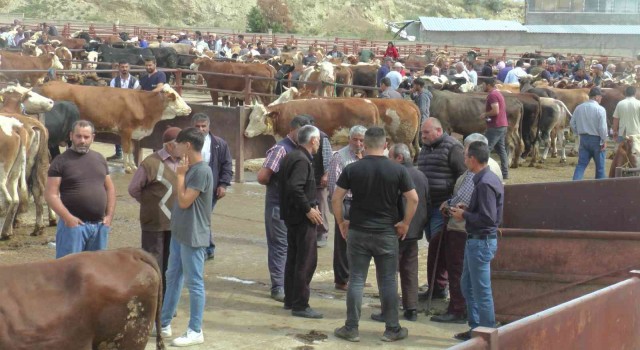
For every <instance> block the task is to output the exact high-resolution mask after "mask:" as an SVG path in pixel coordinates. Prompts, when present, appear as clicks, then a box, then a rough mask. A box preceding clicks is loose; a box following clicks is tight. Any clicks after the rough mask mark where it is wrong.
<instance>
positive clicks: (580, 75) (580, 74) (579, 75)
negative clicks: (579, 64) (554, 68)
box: [571, 68, 591, 83]
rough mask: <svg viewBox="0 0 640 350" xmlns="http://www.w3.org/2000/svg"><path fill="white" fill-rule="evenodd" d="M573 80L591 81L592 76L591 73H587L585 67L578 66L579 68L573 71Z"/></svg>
mask: <svg viewBox="0 0 640 350" xmlns="http://www.w3.org/2000/svg"><path fill="white" fill-rule="evenodd" d="M571 80H573V81H575V82H578V83H580V82H582V81H583V80H586V81H587V82H590V81H591V77H590V76H589V74H587V73H585V71H584V68H578V70H576V71H575V73H573V75H572V76H571Z"/></svg>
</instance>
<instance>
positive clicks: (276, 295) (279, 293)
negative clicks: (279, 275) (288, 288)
mask: <svg viewBox="0 0 640 350" xmlns="http://www.w3.org/2000/svg"><path fill="white" fill-rule="evenodd" d="M271 299H273V300H275V301H279V302H281V303H284V290H282V289H276V290H272V291H271Z"/></svg>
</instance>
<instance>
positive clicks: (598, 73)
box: [591, 63, 603, 87]
mask: <svg viewBox="0 0 640 350" xmlns="http://www.w3.org/2000/svg"><path fill="white" fill-rule="evenodd" d="M602 70H603V67H602V65H601V64H600V63H598V64H594V65H592V66H591V74H592V75H593V84H594V85H595V86H597V87H600V86H602Z"/></svg>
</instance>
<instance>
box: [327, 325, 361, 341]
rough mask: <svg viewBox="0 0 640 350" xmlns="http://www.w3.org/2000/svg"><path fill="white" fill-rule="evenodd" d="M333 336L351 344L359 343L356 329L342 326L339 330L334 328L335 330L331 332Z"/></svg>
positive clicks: (358, 333) (358, 334)
mask: <svg viewBox="0 0 640 350" xmlns="http://www.w3.org/2000/svg"><path fill="white" fill-rule="evenodd" d="M333 334H334V335H335V336H336V337H338V338H340V339H344V340H348V341H352V342H358V341H360V332H358V329H357V328H349V327H347V326H342V327H340V328H336V330H335V331H333Z"/></svg>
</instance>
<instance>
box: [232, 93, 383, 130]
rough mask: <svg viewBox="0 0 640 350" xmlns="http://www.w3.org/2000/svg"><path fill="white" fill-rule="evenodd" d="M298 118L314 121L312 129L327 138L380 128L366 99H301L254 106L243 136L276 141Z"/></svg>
mask: <svg viewBox="0 0 640 350" xmlns="http://www.w3.org/2000/svg"><path fill="white" fill-rule="evenodd" d="M300 114H306V115H310V116H312V117H314V119H315V126H317V127H318V129H320V130H322V131H324V132H325V133H326V134H327V135H329V137H332V136H333V135H334V134H335V133H337V132H338V131H343V130H347V131H348V129H349V128H351V127H352V126H354V125H364V126H367V127H368V126H378V125H380V113H379V112H378V108H377V107H376V106H375V104H373V103H372V102H371V101H370V100H368V99H359V98H335V99H305V100H294V101H289V102H287V103H282V104H278V105H274V106H266V107H265V106H264V105H262V104H260V103H258V102H256V103H255V104H254V106H253V110H252V111H251V114H250V115H249V123H248V125H247V128H246V129H245V131H244V135H245V136H246V137H255V136H258V135H273V136H274V137H275V139H276V140H280V139H282V138H284V137H285V136H286V135H287V134H288V133H289V123H290V122H291V119H293V117H295V116H296V115H300Z"/></svg>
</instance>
